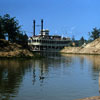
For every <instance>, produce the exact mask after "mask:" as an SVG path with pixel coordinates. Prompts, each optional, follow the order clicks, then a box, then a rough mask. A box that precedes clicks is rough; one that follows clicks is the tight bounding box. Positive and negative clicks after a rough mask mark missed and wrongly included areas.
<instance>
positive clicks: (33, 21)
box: [33, 20, 35, 36]
mask: <svg viewBox="0 0 100 100" xmlns="http://www.w3.org/2000/svg"><path fill="white" fill-rule="evenodd" d="M33 36H35V20H33Z"/></svg>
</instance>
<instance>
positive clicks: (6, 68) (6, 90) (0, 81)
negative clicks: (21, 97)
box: [0, 60, 30, 100]
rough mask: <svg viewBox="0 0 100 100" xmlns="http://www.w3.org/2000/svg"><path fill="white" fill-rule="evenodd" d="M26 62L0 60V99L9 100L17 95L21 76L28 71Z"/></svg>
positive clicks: (28, 64) (28, 65)
mask: <svg viewBox="0 0 100 100" xmlns="http://www.w3.org/2000/svg"><path fill="white" fill-rule="evenodd" d="M27 62H28V61H25V62H24V61H17V60H0V98H2V100H11V98H13V97H15V96H16V95H17V94H18V89H19V87H20V84H21V82H22V80H23V76H24V75H25V73H26V72H27V70H29V67H30V63H27Z"/></svg>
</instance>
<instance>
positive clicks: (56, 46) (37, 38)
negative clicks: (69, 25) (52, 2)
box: [28, 20, 71, 52]
mask: <svg viewBox="0 0 100 100" xmlns="http://www.w3.org/2000/svg"><path fill="white" fill-rule="evenodd" d="M33 33H34V34H33V36H32V37H29V39H28V45H29V46H30V49H31V51H48V52H58V51H60V50H61V49H63V48H64V47H65V46H69V43H70V42H71V40H70V38H66V37H61V36H58V35H49V30H47V29H43V20H41V31H40V34H39V35H35V21H34V32H33Z"/></svg>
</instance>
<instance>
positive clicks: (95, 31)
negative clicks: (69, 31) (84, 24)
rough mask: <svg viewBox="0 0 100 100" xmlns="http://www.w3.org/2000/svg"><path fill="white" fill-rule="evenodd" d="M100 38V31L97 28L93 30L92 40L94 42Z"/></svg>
mask: <svg viewBox="0 0 100 100" xmlns="http://www.w3.org/2000/svg"><path fill="white" fill-rule="evenodd" d="M99 37H100V29H97V28H96V27H95V28H93V31H92V32H91V33H90V38H92V39H93V40H95V39H97V38H99Z"/></svg>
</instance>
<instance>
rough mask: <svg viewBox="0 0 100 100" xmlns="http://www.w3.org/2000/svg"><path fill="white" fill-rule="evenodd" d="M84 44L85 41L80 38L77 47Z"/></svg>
mask: <svg viewBox="0 0 100 100" xmlns="http://www.w3.org/2000/svg"><path fill="white" fill-rule="evenodd" d="M84 42H85V39H84V37H83V36H82V37H81V38H80V40H79V46H82V45H83V44H84Z"/></svg>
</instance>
